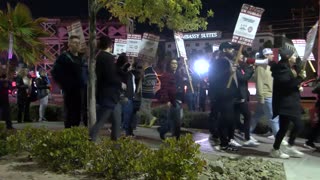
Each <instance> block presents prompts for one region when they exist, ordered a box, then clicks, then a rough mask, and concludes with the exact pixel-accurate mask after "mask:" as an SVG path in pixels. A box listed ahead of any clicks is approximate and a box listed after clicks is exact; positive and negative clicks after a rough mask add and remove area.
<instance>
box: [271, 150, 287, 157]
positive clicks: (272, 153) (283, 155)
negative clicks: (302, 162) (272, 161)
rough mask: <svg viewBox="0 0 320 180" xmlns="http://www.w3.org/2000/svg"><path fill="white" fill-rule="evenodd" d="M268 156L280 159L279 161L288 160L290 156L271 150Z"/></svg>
mask: <svg viewBox="0 0 320 180" xmlns="http://www.w3.org/2000/svg"><path fill="white" fill-rule="evenodd" d="M270 156H271V157H273V158H280V159H289V158H290V156H289V155H288V154H285V153H283V152H282V151H281V150H280V149H278V150H275V149H272V150H271V152H270Z"/></svg>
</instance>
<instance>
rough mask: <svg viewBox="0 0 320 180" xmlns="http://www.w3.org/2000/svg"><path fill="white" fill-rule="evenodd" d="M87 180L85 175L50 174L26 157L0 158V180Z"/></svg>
mask: <svg viewBox="0 0 320 180" xmlns="http://www.w3.org/2000/svg"><path fill="white" fill-rule="evenodd" d="M79 179H80V180H89V179H94V178H92V177H91V178H89V177H86V176H85V175H81V174H78V175H66V174H57V173H54V172H50V171H48V170H47V169H45V168H43V167H41V166H39V165H38V164H37V163H36V162H33V161H32V160H31V159H30V158H28V156H27V155H21V156H5V157H2V158H0V180H79Z"/></svg>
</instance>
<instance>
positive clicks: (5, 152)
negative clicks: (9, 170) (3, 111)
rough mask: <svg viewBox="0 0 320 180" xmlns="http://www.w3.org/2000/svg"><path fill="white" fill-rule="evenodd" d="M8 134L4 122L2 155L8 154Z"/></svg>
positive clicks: (0, 137) (0, 140) (0, 126)
mask: <svg viewBox="0 0 320 180" xmlns="http://www.w3.org/2000/svg"><path fill="white" fill-rule="evenodd" d="M7 136H8V133H7V130H6V127H5V125H4V124H0V157H1V156H4V155H7V154H8V149H7V142H6V138H7Z"/></svg>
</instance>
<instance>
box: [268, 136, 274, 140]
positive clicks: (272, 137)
mask: <svg viewBox="0 0 320 180" xmlns="http://www.w3.org/2000/svg"><path fill="white" fill-rule="evenodd" d="M267 138H268V139H272V140H274V139H275V138H274V135H271V136H268V137H267Z"/></svg>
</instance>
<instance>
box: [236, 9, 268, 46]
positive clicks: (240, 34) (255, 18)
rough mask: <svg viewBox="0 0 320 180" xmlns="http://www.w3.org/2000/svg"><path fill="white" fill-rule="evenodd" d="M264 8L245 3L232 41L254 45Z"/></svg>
mask: <svg viewBox="0 0 320 180" xmlns="http://www.w3.org/2000/svg"><path fill="white" fill-rule="evenodd" d="M263 12H264V9H262V8H259V7H254V6H251V5H248V4H243V5H242V8H241V12H240V14H239V17H238V21H237V24H236V27H235V29H234V32H233V37H232V42H235V43H238V44H243V45H246V46H252V42H253V40H254V38H255V36H256V33H257V30H258V27H259V23H260V19H261V16H262V13H263Z"/></svg>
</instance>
